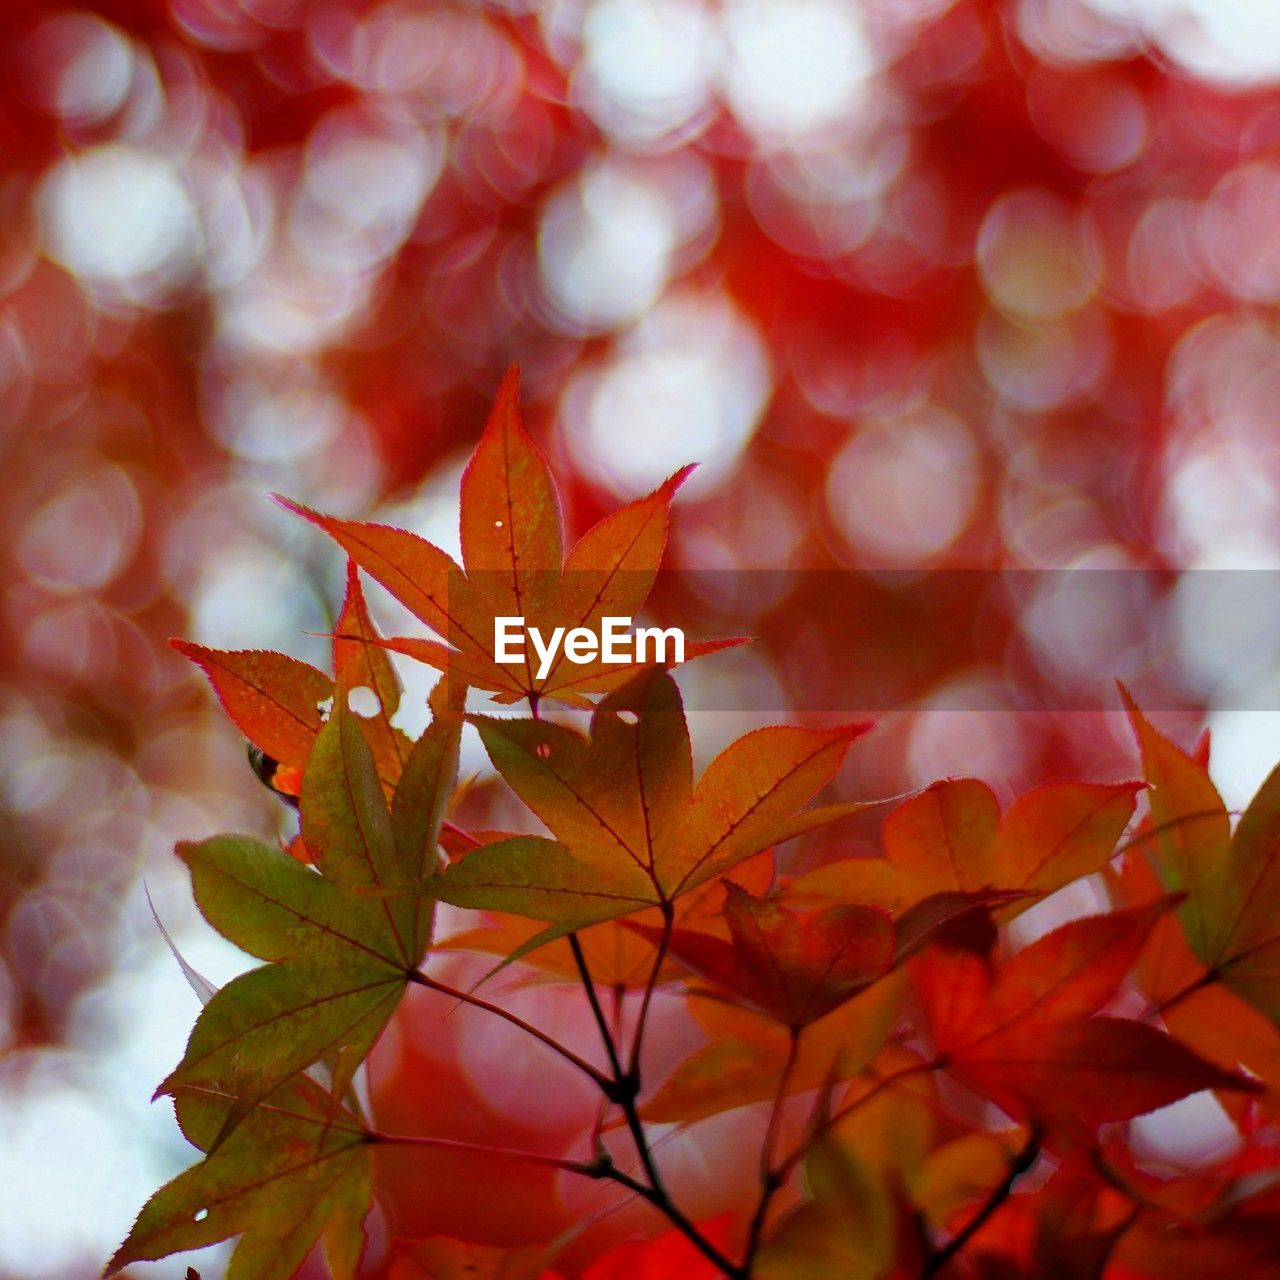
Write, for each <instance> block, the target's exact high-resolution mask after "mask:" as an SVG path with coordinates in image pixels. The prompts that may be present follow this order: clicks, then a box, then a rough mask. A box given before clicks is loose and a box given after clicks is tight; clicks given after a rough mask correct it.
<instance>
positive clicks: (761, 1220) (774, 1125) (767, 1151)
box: [742, 1027, 803, 1275]
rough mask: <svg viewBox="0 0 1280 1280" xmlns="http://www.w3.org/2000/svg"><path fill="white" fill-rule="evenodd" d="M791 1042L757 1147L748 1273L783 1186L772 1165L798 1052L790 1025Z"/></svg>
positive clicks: (795, 1030)
mask: <svg viewBox="0 0 1280 1280" xmlns="http://www.w3.org/2000/svg"><path fill="white" fill-rule="evenodd" d="M788 1030H789V1031H790V1033H791V1041H790V1044H789V1046H788V1048H787V1061H786V1065H785V1066H784V1067H783V1068H782V1075H781V1076H780V1077H779V1078H778V1091H777V1093H776V1094H774V1098H773V1108H772V1110H771V1111H770V1112H769V1123H768V1125H767V1126H766V1128H765V1131H764V1142H763V1144H762V1145H761V1148H760V1199H759V1200H758V1201H757V1202H756V1210H755V1213H753V1214H752V1215H751V1225H750V1227H748V1229H747V1247H746V1252H745V1253H744V1255H743V1260H742V1269H743V1270H744V1271H745V1272H746V1273H747V1274H748V1275H750V1273H751V1264H752V1263H753V1262H754V1261H755V1257H756V1251H757V1250H758V1249H759V1248H760V1236H761V1234H762V1233H763V1231H764V1224H765V1219H766V1218H767V1217H768V1214H769V1206H770V1204H772V1203H773V1198H774V1196H775V1195H777V1193H778V1191H779V1189H780V1188H781V1187H782V1185H783V1182H784V1179H783V1177H782V1176H781V1173H780V1170H778V1169H775V1168H774V1167H773V1158H774V1151H775V1148H776V1147H777V1143H778V1126H779V1125H780V1124H781V1121H782V1108H783V1106H784V1105H785V1102H786V1097H787V1085H789V1084H790V1083H791V1073H792V1071H793V1070H794V1069H795V1065H796V1059H797V1058H798V1057H799V1054H800V1033H801V1031H802V1030H803V1028H801V1027H790V1028H788Z"/></svg>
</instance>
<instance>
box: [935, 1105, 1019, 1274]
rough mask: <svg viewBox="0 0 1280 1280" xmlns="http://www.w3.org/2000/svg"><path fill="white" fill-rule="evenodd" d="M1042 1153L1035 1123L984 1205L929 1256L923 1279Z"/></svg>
mask: <svg viewBox="0 0 1280 1280" xmlns="http://www.w3.org/2000/svg"><path fill="white" fill-rule="evenodd" d="M1039 1155H1040V1130H1039V1129H1037V1128H1036V1127H1035V1126H1034V1125H1033V1126H1032V1127H1031V1131H1030V1133H1028V1134H1027V1141H1026V1143H1025V1144H1024V1146H1023V1148H1022V1150H1021V1151H1019V1152H1018V1154H1017V1155H1016V1156H1015V1157H1014V1159H1013V1162H1012V1163H1011V1164H1010V1165H1009V1172H1008V1173H1006V1174H1005V1176H1004V1178H1003V1179H1002V1180H1001V1182H1000V1185H999V1186H997V1187H996V1188H995V1189H994V1190H993V1191H992V1192H991V1194H990V1195H989V1196H988V1197H987V1198H986V1201H985V1202H984V1203H983V1205H982V1208H980V1209H979V1210H978V1212H977V1213H975V1214H974V1215H973V1217H972V1218H970V1219H969V1221H968V1222H966V1223H965V1224H964V1226H963V1227H961V1228H960V1230H959V1231H957V1232H956V1233H955V1235H953V1236H952V1237H951V1239H950V1240H948V1241H947V1243H946V1244H945V1245H943V1246H942V1248H941V1249H939V1250H938V1251H937V1252H936V1253H934V1254H932V1255H931V1256H930V1257H929V1258H928V1259H927V1260H926V1262H925V1265H924V1270H923V1271H922V1272H921V1273H920V1274H921V1280H929V1278H930V1277H931V1276H936V1275H937V1274H938V1273H939V1272H940V1271H942V1270H943V1268H945V1267H946V1266H947V1264H948V1263H949V1262H950V1261H951V1260H952V1259H953V1258H954V1257H955V1256H956V1254H958V1253H959V1252H960V1250H961V1249H963V1248H964V1247H965V1245H967V1244H968V1243H969V1241H970V1240H972V1239H973V1237H974V1236H976V1235H977V1234H978V1232H979V1231H981V1230H982V1228H983V1227H984V1226H985V1225H986V1224H987V1223H988V1222H989V1221H990V1220H991V1218H992V1216H993V1215H994V1214H995V1212H996V1210H997V1209H999V1208H1000V1206H1001V1205H1002V1204H1004V1202H1005V1201H1006V1200H1007V1199H1008V1198H1009V1196H1010V1194H1011V1193H1012V1191H1013V1186H1014V1183H1016V1182H1017V1181H1018V1179H1019V1178H1020V1177H1022V1175H1023V1174H1024V1173H1026V1172H1027V1170H1028V1169H1030V1168H1031V1166H1032V1165H1033V1164H1035V1162H1036V1160H1037V1158H1038V1157H1039Z"/></svg>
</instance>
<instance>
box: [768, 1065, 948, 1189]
mask: <svg viewBox="0 0 1280 1280" xmlns="http://www.w3.org/2000/svg"><path fill="white" fill-rule="evenodd" d="M941 1066H942V1062H941V1061H939V1060H938V1059H932V1060H930V1061H928V1062H913V1063H912V1064H911V1065H910V1066H909V1067H901V1068H899V1069H898V1070H897V1071H892V1072H890V1073H889V1074H888V1075H887V1076H881V1077H880V1079H879V1080H877V1081H876V1082H875V1084H873V1085H872V1086H871V1088H870V1089H868V1090H867V1092H866V1093H863V1094H859V1095H858V1097H856V1098H854V1100H853V1101H852V1102H849V1103H847V1104H846V1105H845V1106H843V1107H841V1108H840V1109H839V1110H838V1111H833V1112H832V1113H831V1114H830V1115H828V1116H827V1117H825V1118H824V1119H823V1120H822V1122H821V1123H820V1124H817V1125H815V1126H814V1128H813V1129H812V1130H811V1131H810V1133H809V1134H808V1136H807V1137H806V1138H805V1140H804V1141H803V1142H802V1143H801V1144H800V1145H799V1146H798V1147H797V1148H796V1149H795V1150H794V1151H793V1152H792V1153H791V1154H790V1155H789V1156H787V1158H786V1159H785V1160H783V1161H782V1163H781V1164H780V1165H779V1166H778V1177H779V1178H781V1179H782V1181H783V1182H785V1181H786V1180H787V1179H788V1178H789V1177H790V1176H791V1173H792V1171H793V1170H794V1169H795V1167H796V1165H798V1164H799V1163H800V1161H801V1160H802V1159H803V1158H804V1154H805V1152H806V1151H807V1150H808V1149H809V1148H810V1147H811V1146H812V1145H813V1144H814V1143H815V1142H816V1141H817V1140H818V1139H819V1138H820V1137H822V1135H823V1134H824V1133H827V1132H829V1131H830V1130H831V1129H833V1128H835V1126H836V1125H838V1124H839V1123H840V1121H841V1120H843V1119H844V1118H845V1117H846V1116H850V1115H852V1114H853V1113H854V1112H855V1111H857V1110H859V1109H860V1108H862V1107H864V1106H866V1105H867V1103H868V1102H870V1101H871V1100H872V1099H873V1098H876V1097H878V1096H879V1095H880V1094H881V1093H883V1092H884V1090H886V1089H888V1088H891V1087H892V1086H893V1085H895V1084H897V1083H898V1082H899V1081H900V1080H905V1079H906V1078H907V1077H908V1076H915V1075H919V1074H920V1073H921V1072H924V1071H936V1070H937V1069H938V1068H939V1067H941Z"/></svg>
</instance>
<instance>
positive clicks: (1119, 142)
mask: <svg viewBox="0 0 1280 1280" xmlns="http://www.w3.org/2000/svg"><path fill="white" fill-rule="evenodd" d="M1027 99H1028V106H1029V108H1030V110H1031V117H1032V120H1033V121H1034V122H1035V124H1036V127H1037V128H1038V129H1039V130H1040V132H1041V133H1042V134H1043V135H1044V136H1045V137H1046V138H1047V139H1048V140H1049V141H1050V142H1051V143H1053V145H1054V146H1055V147H1057V148H1058V150H1059V151H1060V152H1062V154H1063V155H1064V156H1065V157H1066V158H1067V159H1068V160H1070V161H1071V163H1072V164H1074V165H1076V166H1077V167H1078V168H1081V169H1085V170H1087V171H1088V172H1090V173H1114V172H1115V171H1116V170H1118V169H1123V168H1124V167H1125V166H1126V165H1129V164H1132V163H1133V162H1134V161H1135V160H1136V159H1137V158H1138V156H1139V155H1141V154H1142V150H1143V148H1144V146H1145V145H1146V142H1147V110H1146V106H1145V104H1144V103H1143V99H1142V95H1141V94H1140V93H1139V92H1138V90H1137V89H1135V88H1134V87H1133V86H1132V85H1131V84H1129V83H1128V82H1127V81H1125V80H1123V79H1121V78H1119V77H1118V76H1107V75H1104V74H1102V73H1099V72H1094V73H1092V74H1089V75H1074V76H1061V75H1054V74H1052V73H1050V72H1047V71H1043V70H1042V71H1037V72H1034V73H1033V74H1032V77H1031V81H1030V84H1029V85H1028V91H1027Z"/></svg>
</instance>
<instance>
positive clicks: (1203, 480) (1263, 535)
mask: <svg viewBox="0 0 1280 1280" xmlns="http://www.w3.org/2000/svg"><path fill="white" fill-rule="evenodd" d="M1278 495H1280V483H1277V478H1276V477H1271V478H1268V477H1267V476H1266V475H1265V473H1260V472H1259V469H1258V467H1257V466H1256V464H1255V461H1254V459H1253V457H1252V456H1251V455H1250V453H1249V451H1248V450H1247V449H1241V448H1237V447H1234V446H1233V444H1232V443H1231V442H1227V441H1221V442H1219V441H1215V442H1212V443H1210V442H1207V441H1206V442H1203V443H1200V444H1199V445H1198V446H1197V447H1196V448H1194V449H1192V450H1190V451H1189V452H1188V453H1187V455H1186V456H1185V457H1183V458H1182V459H1181V460H1179V461H1178V462H1177V463H1176V465H1174V466H1173V468H1172V474H1171V475H1170V476H1169V479H1168V481H1167V487H1166V490H1165V512H1166V517H1167V519H1168V521H1169V524H1170V526H1171V532H1172V533H1173V534H1174V536H1175V538H1176V539H1177V544H1178V550H1179V552H1180V553H1181V554H1182V555H1183V556H1184V557H1186V558H1187V559H1188V560H1189V561H1190V562H1191V563H1192V564H1193V565H1194V566H1196V567H1198V568H1204V569H1270V570H1276V569H1280V521H1277V519H1276V511H1277V509H1278V507H1277V502H1278Z"/></svg>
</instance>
